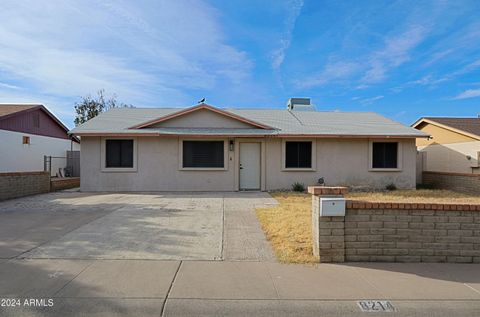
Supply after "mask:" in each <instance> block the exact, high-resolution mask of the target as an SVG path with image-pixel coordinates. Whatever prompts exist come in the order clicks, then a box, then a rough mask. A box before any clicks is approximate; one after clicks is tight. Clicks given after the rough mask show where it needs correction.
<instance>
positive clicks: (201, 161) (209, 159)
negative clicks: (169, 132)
mask: <svg viewBox="0 0 480 317" xmlns="http://www.w3.org/2000/svg"><path fill="white" fill-rule="evenodd" d="M224 164H225V163H224V142H223V141H183V167H184V168H223V167H224V166H225V165H224Z"/></svg>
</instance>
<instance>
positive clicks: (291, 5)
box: [271, 0, 303, 69]
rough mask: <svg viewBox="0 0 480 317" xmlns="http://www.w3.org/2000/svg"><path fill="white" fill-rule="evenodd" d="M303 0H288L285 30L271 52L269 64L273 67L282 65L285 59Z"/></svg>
mask: <svg viewBox="0 0 480 317" xmlns="http://www.w3.org/2000/svg"><path fill="white" fill-rule="evenodd" d="M302 7H303V0H289V1H288V3H287V8H288V14H287V18H286V19H285V30H284V33H283V35H282V38H281V39H280V42H279V47H278V48H277V49H275V50H274V51H273V52H272V53H271V64H272V68H273V69H278V68H280V66H282V64H283V61H284V60H285V53H286V51H287V50H288V48H289V47H290V44H291V42H292V34H293V30H294V29H295V23H296V22H297V19H298V17H299V15H300V12H301V11H302Z"/></svg>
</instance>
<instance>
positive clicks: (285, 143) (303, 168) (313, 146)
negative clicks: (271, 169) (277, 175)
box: [282, 139, 317, 172]
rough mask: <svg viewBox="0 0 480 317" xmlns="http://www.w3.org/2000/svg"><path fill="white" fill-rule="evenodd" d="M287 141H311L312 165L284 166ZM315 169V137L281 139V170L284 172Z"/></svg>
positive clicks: (313, 170) (311, 170)
mask: <svg viewBox="0 0 480 317" xmlns="http://www.w3.org/2000/svg"><path fill="white" fill-rule="evenodd" d="M287 142H312V167H286V166H285V165H286V154H287V153H286V151H287ZM316 170H317V140H316V139H282V171H284V172H315V171H316Z"/></svg>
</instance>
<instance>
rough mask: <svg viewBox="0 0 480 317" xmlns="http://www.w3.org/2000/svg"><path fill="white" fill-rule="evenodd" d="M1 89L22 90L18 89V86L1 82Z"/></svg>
mask: <svg viewBox="0 0 480 317" xmlns="http://www.w3.org/2000/svg"><path fill="white" fill-rule="evenodd" d="M0 87H3V88H8V89H20V87H18V86H16V85H12V84H7V83H2V82H0Z"/></svg>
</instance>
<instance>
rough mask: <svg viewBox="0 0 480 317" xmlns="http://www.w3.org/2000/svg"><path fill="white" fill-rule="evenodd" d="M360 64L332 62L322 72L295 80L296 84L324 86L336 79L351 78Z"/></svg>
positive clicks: (308, 86) (299, 85)
mask: <svg viewBox="0 0 480 317" xmlns="http://www.w3.org/2000/svg"><path fill="white" fill-rule="evenodd" d="M359 67H360V65H359V64H358V63H355V62H330V63H327V65H325V68H324V69H323V71H322V72H321V73H320V74H317V75H314V76H311V77H306V78H304V79H302V80H298V81H296V82H295V85H296V86H298V87H301V88H311V87H315V86H322V85H325V84H328V83H331V82H334V81H338V80H342V79H345V78H349V77H350V76H352V75H354V74H355V73H357V72H358V70H359Z"/></svg>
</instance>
